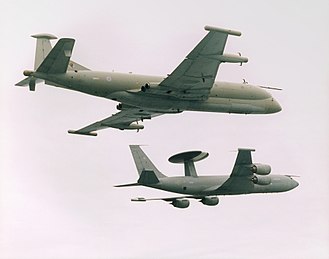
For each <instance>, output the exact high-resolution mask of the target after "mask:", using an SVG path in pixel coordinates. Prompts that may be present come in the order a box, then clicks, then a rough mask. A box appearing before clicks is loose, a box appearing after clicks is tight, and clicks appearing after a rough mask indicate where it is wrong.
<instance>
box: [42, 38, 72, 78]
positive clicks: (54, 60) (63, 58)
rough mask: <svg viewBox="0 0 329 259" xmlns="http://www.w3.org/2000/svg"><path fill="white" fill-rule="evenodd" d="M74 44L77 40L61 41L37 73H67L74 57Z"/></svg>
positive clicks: (67, 39)
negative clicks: (72, 56)
mask: <svg viewBox="0 0 329 259" xmlns="http://www.w3.org/2000/svg"><path fill="white" fill-rule="evenodd" d="M74 42H75V40H74V39H70V38H62V39H60V40H59V41H58V42H57V43H56V45H55V47H54V48H53V49H52V50H51V51H50V52H49V53H48V55H47V56H46V58H45V59H44V60H43V61H42V63H41V64H40V66H39V67H38V68H37V70H36V72H40V73H45V74H61V73H66V70H67V67H68V64H69V62H70V58H71V55H72V50H73V46H74Z"/></svg>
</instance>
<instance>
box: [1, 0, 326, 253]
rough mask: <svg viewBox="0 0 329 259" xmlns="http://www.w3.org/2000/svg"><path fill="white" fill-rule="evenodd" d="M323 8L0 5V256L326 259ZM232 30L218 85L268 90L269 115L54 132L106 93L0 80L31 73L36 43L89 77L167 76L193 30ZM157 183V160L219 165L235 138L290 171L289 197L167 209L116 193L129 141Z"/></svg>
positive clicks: (176, 170)
mask: <svg viewBox="0 0 329 259" xmlns="http://www.w3.org/2000/svg"><path fill="white" fill-rule="evenodd" d="M328 13H329V2H328V1H256V0H254V1H143V0H140V1H97V0H96V1H88V2H87V1H63V0H58V1H15V0H14V1H6V2H3V3H1V8H0V22H1V25H0V32H1V38H0V51H1V61H0V62H1V63H0V64H1V70H0V71H1V74H0V75H1V76H0V98H1V99H0V112H1V113H0V116H1V117H0V118H1V125H2V127H1V128H0V136H1V138H0V177H1V178H0V210H1V211H0V258H305V259H306V258H328V257H329V191H328V186H329V170H328V168H329V159H328V157H329V137H328V132H329V116H328V111H329V100H328V99H329V77H328V71H329V61H328V60H329V50H328V46H329V18H328ZM206 24H209V25H214V26H218V27H224V28H229V29H235V30H239V31H241V32H242V37H229V39H228V42H227V45H226V46H227V47H226V52H228V53H236V52H242V55H243V56H247V57H249V62H248V63H247V64H245V65H244V66H242V67H240V66H239V65H237V64H224V65H221V67H220V70H219V73H218V76H217V79H218V80H223V81H225V80H227V81H233V82H242V79H246V80H247V81H248V82H249V83H251V84H259V85H269V86H274V87H279V88H283V89H284V90H283V91H273V92H272V94H273V95H274V97H275V98H277V99H278V101H279V102H280V103H281V105H282V107H283V110H282V112H280V113H278V114H274V115H256V116H245V115H229V114H215V113H197V112H184V113H182V114H179V115H166V116H161V117H158V118H155V119H153V120H152V121H146V122H145V123H144V125H145V129H144V130H143V131H140V132H139V133H136V132H134V131H124V132H123V131H119V130H116V129H108V130H104V131H101V132H99V136H98V137H96V138H93V137H85V136H74V135H69V134H67V130H68V129H78V128H80V127H82V126H85V125H88V124H89V123H92V122H94V121H96V120H99V119H103V118H105V117H107V116H109V115H111V114H112V113H115V112H116V108H115V106H116V104H117V103H115V102H113V101H110V100H106V99H101V98H97V97H92V96H88V95H84V94H81V93H77V92H70V91H67V90H64V89H59V88H55V87H51V86H45V85H43V84H41V85H38V86H37V89H36V92H34V93H32V92H29V91H28V89H27V88H20V87H14V84H15V83H17V82H18V81H20V80H21V79H23V75H22V71H23V70H25V69H33V62H34V51H35V40H34V39H33V38H31V37H30V35H32V34H35V33H41V32H48V33H52V34H55V35H57V36H58V37H73V38H75V39H76V44H75V48H74V52H73V60H75V61H77V62H79V63H81V64H83V65H84V66H87V67H89V68H91V69H93V70H101V71H112V70H115V71H120V72H130V71H132V72H134V73H140V74H151V75H166V74H167V73H170V72H172V70H173V69H174V68H175V67H176V66H177V65H178V64H179V63H180V62H181V60H182V59H183V58H184V57H185V56H186V54H187V53H188V52H189V51H190V50H191V49H192V48H193V47H194V46H195V45H196V44H197V43H198V42H199V41H200V40H201V39H202V38H203V37H204V35H206V31H204V29H203V27H204V25H206ZM129 144H147V145H148V146H147V147H144V150H145V152H146V153H147V154H148V155H149V156H150V157H151V158H152V160H153V161H154V163H155V164H156V165H157V166H158V168H159V169H160V170H162V171H163V172H164V173H165V174H167V175H169V176H174V175H181V174H183V167H182V166H181V165H174V164H170V163H169V162H168V161H167V159H168V157H169V156H171V155H172V154H175V153H177V152H181V151H185V150H190V149H196V150H202V151H207V152H209V153H210V156H209V158H208V159H206V160H205V161H202V162H200V163H198V164H196V166H197V170H198V173H199V175H207V174H229V173H230V172H231V169H232V166H233V163H234V160H235V157H236V152H231V151H233V150H236V149H237V148H239V147H252V148H255V149H256V152H255V153H254V154H253V157H254V161H255V162H262V163H268V164H270V165H271V166H272V172H273V173H277V174H295V175H300V176H301V177H300V178H298V179H297V180H298V181H299V183H300V185H299V187H298V188H296V189H294V190H293V191H291V192H287V193H281V194H261V195H243V196H225V197H221V204H220V205H219V206H216V207H207V206H204V205H202V204H201V203H198V202H197V201H191V205H190V207H189V208H188V209H185V210H180V209H177V208H174V207H172V206H170V205H168V204H167V203H165V202H161V201H160V202H150V203H141V204H140V203H137V204H136V203H132V202H130V198H134V197H137V196H143V197H163V196H167V195H170V194H169V193H166V192H162V191H157V190H150V189H147V188H144V187H138V188H137V187H136V188H127V189H115V188H114V187H113V185H115V184H121V183H127V182H128V183H129V182H133V181H135V180H136V179H137V172H136V169H135V165H134V163H133V160H132V157H131V154H130V151H129V148H128V145H129Z"/></svg>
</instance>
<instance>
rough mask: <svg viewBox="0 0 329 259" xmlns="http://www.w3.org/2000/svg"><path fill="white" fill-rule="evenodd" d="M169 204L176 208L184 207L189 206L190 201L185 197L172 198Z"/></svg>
mask: <svg viewBox="0 0 329 259" xmlns="http://www.w3.org/2000/svg"><path fill="white" fill-rule="evenodd" d="M171 204H172V205H173V206H174V207H176V208H181V209H185V208H187V207H188V206H190V201H189V200H186V199H180V200H174V201H173V202H172V203H171Z"/></svg>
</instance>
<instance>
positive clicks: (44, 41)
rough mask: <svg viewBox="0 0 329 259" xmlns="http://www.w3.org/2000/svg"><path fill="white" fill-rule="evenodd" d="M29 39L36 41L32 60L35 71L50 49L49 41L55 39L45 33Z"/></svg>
mask: <svg viewBox="0 0 329 259" xmlns="http://www.w3.org/2000/svg"><path fill="white" fill-rule="evenodd" d="M31 37H33V38H36V39H37V45H36V49H35V59H34V70H37V69H38V67H39V66H40V65H41V63H42V61H43V60H44V59H45V58H46V57H47V56H48V54H49V52H50V51H51V49H52V46H51V44H50V40H55V39H57V37H56V36H54V35H51V34H47V33H41V34H35V35H32V36H31Z"/></svg>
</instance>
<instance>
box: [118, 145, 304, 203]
mask: <svg viewBox="0 0 329 259" xmlns="http://www.w3.org/2000/svg"><path fill="white" fill-rule="evenodd" d="M130 150H131V153H132V156H133V158H134V161H135V164H136V167H137V171H138V174H139V179H138V181H137V183H131V184H122V185H117V186H116V187H129V186H146V187H151V188H155V189H160V190H164V191H169V192H174V193H180V194H184V195H185V196H178V197H170V198H153V199H145V198H136V199H132V201H140V202H143V201H150V200H163V201H167V202H171V204H172V205H173V206H174V207H177V208H187V207H188V206H189V205H190V202H189V200H188V199H197V200H199V201H200V202H202V203H203V204H205V205H208V206H215V205H217V204H218V203H219V198H218V197H217V196H218V195H238V194H249V193H274V192H286V191H289V190H292V189H294V188H296V187H297V186H298V182H296V181H295V180H294V179H292V176H290V175H269V174H270V172H271V167H270V166H269V165H266V164H259V163H253V162H252V158H251V152H252V151H255V150H254V149H239V151H238V155H237V158H236V160H235V164H234V167H233V170H232V173H231V174H230V175H225V176H224V175H222V176H198V175H197V172H196V170H195V166H194V162H197V161H200V160H202V159H204V158H206V157H208V155H209V154H208V153H205V152H201V151H188V152H183V153H179V154H176V155H173V156H172V157H170V158H169V161H170V162H172V163H182V164H184V169H185V176H175V177H167V176H165V175H164V174H162V173H161V172H160V171H159V170H158V169H157V168H156V167H155V165H154V164H153V163H152V161H151V160H150V159H149V158H148V157H147V156H146V154H145V153H144V152H143V150H142V149H141V148H140V147H139V146H138V145H131V146H130Z"/></svg>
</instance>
